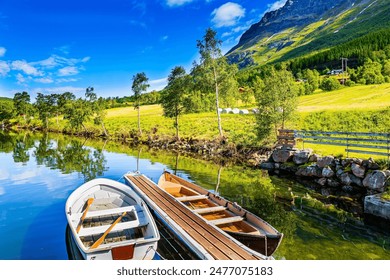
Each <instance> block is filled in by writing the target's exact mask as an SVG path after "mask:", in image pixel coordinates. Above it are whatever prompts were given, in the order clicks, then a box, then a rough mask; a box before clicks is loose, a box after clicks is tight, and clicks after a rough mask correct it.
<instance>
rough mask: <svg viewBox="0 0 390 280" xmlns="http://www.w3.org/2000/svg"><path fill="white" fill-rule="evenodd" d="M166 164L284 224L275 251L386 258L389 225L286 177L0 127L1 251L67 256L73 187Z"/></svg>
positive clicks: (157, 170) (152, 173)
mask: <svg viewBox="0 0 390 280" xmlns="http://www.w3.org/2000/svg"><path fill="white" fill-rule="evenodd" d="M164 169H166V170H169V171H172V172H176V173H177V174H178V175H179V176H183V177H185V178H188V179H190V180H192V181H194V182H195V183H197V184H199V185H202V186H203V187H205V188H207V189H211V190H214V191H218V192H219V193H220V194H221V195H222V196H225V197H227V198H229V199H231V200H233V201H236V202H238V203H239V204H241V205H242V206H244V207H245V208H247V209H249V210H251V211H252V212H254V213H256V214H257V215H259V216H260V217H262V218H264V219H265V220H267V221H268V222H270V223H271V224H272V225H273V226H275V227H276V228H277V229H278V230H279V231H281V232H283V233H284V234H285V238H284V239H283V241H282V245H281V246H280V248H279V249H278V250H277V252H276V253H275V258H276V259H390V234H389V233H387V234H386V233H385V232H384V231H381V230H379V229H376V228H373V227H369V226H366V225H365V224H364V223H363V222H362V221H361V220H360V219H359V218H356V217H353V216H352V215H351V214H349V213H348V212H345V211H343V210H341V209H337V208H336V207H334V206H332V205H328V204H324V203H323V202H321V201H322V200H321V197H320V195H319V194H317V193H315V192H314V191H310V190H309V189H307V188H305V187H303V186H302V185H300V184H298V183H296V182H293V181H291V180H287V179H281V178H278V177H275V176H269V175H268V174H267V173H265V172H263V171H260V170H251V169H245V168H242V167H234V166H233V167H220V166H218V165H214V164H211V163H208V162H205V161H201V160H198V159H192V158H188V157H184V156H178V155H175V154H168V153H163V152H157V151H154V152H151V151H149V150H147V149H146V148H143V149H142V150H133V149H131V148H128V147H126V146H124V145H121V144H118V143H112V142H108V143H104V142H99V141H92V140H84V139H78V138H69V137H64V136H62V135H50V136H48V135H35V134H27V133H26V134H25V133H23V134H13V135H10V134H5V133H1V132H0V259H3V260H8V259H12V260H33V259H39V260H55V259H68V255H67V251H66V242H65V231H66V224H67V222H66V217H65V213H64V211H65V210H64V207H65V202H66V199H67V197H68V196H69V195H70V193H71V192H72V191H73V190H74V189H76V188H77V187H78V186H80V185H81V184H82V183H84V182H85V181H88V180H90V179H93V178H96V177H106V178H110V179H114V180H120V181H123V180H122V179H121V177H122V175H123V174H125V173H126V172H128V171H135V170H139V171H140V172H142V173H143V174H145V175H146V176H148V177H149V178H151V179H152V180H153V181H155V182H157V180H158V178H159V176H160V175H161V173H162V171H163V170H164ZM218 182H219V183H218ZM216 188H218V189H217V190H216Z"/></svg>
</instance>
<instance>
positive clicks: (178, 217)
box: [127, 175, 258, 260]
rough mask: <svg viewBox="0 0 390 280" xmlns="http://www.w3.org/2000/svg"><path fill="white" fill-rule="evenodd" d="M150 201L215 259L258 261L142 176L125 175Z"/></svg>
mask: <svg viewBox="0 0 390 280" xmlns="http://www.w3.org/2000/svg"><path fill="white" fill-rule="evenodd" d="M127 178H128V179H129V180H131V182H133V183H134V184H135V185H136V186H137V187H139V188H140V189H141V190H142V191H143V192H144V193H145V194H146V195H147V196H148V197H149V198H150V199H152V200H153V201H154V202H155V203H156V204H157V205H158V206H159V207H160V208H162V209H163V210H164V211H165V212H166V214H167V215H168V216H169V217H170V218H172V219H173V220H174V221H175V222H176V223H177V224H178V225H179V226H181V227H182V228H183V229H184V230H185V231H186V232H187V233H188V234H189V235H190V236H191V237H192V238H193V239H194V240H195V241H197V242H198V243H199V244H201V245H202V246H203V247H204V248H205V249H206V250H207V251H208V252H209V253H210V254H211V255H212V256H213V257H214V258H215V259H221V260H222V259H234V260H240V259H252V260H253V259H258V258H257V257H255V256H253V255H251V254H250V253H248V252H247V251H245V250H244V249H243V248H241V247H240V246H239V245H238V244H236V243H235V242H233V241H232V240H231V239H229V238H228V237H227V236H225V235H224V234H222V233H221V232H219V231H218V230H217V229H215V228H214V227H212V226H210V225H208V224H207V223H205V222H204V220H203V219H202V218H201V217H199V216H197V215H196V214H194V213H192V211H191V210H189V209H188V208H187V207H185V206H184V205H183V204H182V203H180V202H178V201H177V200H175V199H174V198H172V197H170V196H169V195H168V194H167V193H166V192H164V191H163V190H161V189H160V188H158V187H157V186H155V185H154V183H153V182H151V181H149V180H148V179H147V178H146V177H144V176H142V175H136V176H132V175H127Z"/></svg>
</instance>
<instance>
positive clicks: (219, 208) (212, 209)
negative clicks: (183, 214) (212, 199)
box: [192, 206, 226, 214]
mask: <svg viewBox="0 0 390 280" xmlns="http://www.w3.org/2000/svg"><path fill="white" fill-rule="evenodd" d="M223 210H226V207H224V206H215V207H207V208H198V209H194V210H192V211H193V212H195V213H198V214H206V213H212V212H217V211H223Z"/></svg>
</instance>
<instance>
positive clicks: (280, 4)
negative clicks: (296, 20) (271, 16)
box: [266, 0, 287, 12]
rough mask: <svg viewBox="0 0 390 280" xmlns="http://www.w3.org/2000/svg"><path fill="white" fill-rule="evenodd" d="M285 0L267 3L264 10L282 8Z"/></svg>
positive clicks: (269, 10)
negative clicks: (266, 7)
mask: <svg viewBox="0 0 390 280" xmlns="http://www.w3.org/2000/svg"><path fill="white" fill-rule="evenodd" d="M286 2H287V0H278V1H276V2H275V3H272V4H268V5H267V6H268V9H267V11H266V12H271V11H276V10H279V9H280V8H282V7H283V6H284V5H285V4H286Z"/></svg>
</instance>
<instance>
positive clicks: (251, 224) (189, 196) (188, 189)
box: [158, 171, 283, 256]
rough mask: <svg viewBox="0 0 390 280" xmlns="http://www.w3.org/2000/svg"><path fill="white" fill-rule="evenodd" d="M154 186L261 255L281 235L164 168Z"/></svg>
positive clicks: (268, 252)
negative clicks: (156, 184) (156, 185)
mask: <svg viewBox="0 0 390 280" xmlns="http://www.w3.org/2000/svg"><path fill="white" fill-rule="evenodd" d="M158 186H159V187H160V188H162V189H164V190H165V191H166V192H168V193H169V194H170V195H172V196H173V197H175V198H176V199H177V200H178V201H180V202H181V203H183V204H184V205H186V206H187V207H188V208H189V209H191V210H192V211H193V212H194V213H197V214H198V215H200V216H202V217H203V218H204V219H205V220H206V221H207V223H209V224H212V225H214V226H216V227H218V228H220V229H222V230H223V231H225V232H226V233H228V234H229V235H231V236H232V237H234V238H235V239H237V240H238V241H240V242H241V243H242V244H244V245H245V246H247V247H249V248H251V249H252V250H255V251H257V252H259V253H261V254H263V255H265V256H271V255H272V254H273V253H274V252H275V250H276V249H277V248H278V246H279V244H280V242H281V240H282V237H283V234H282V233H280V232H278V231H277V230H276V229H275V228H274V227H272V226H271V225H270V224H269V223H267V222H266V221H264V220H263V219H261V218H259V217H258V216H256V215H254V214H252V213H250V212H249V211H247V210H245V209H243V208H242V207H240V206H239V205H238V204H236V203H233V202H230V201H228V200H226V199H224V198H222V197H220V196H218V195H216V194H213V193H211V192H209V191H207V190H206V189H204V188H202V187H200V186H198V185H196V184H193V183H191V182H189V181H187V180H184V179H183V178H181V177H178V176H176V175H173V174H171V173H169V172H166V171H165V172H164V173H163V174H162V175H161V177H160V179H159V182H158Z"/></svg>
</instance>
